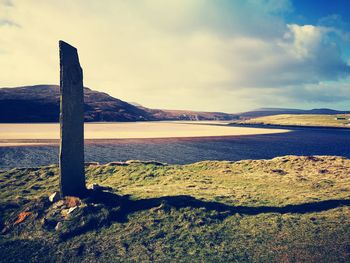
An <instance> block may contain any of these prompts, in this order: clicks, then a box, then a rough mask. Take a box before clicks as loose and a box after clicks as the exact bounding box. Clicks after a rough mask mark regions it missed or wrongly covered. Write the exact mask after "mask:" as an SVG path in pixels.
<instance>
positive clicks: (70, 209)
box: [67, 206, 78, 215]
mask: <svg viewBox="0 0 350 263" xmlns="http://www.w3.org/2000/svg"><path fill="white" fill-rule="evenodd" d="M77 208H78V207H77V206H74V207H71V208H69V209H68V211H67V215H69V214H71V213H73V211H74V210H75V209H77Z"/></svg>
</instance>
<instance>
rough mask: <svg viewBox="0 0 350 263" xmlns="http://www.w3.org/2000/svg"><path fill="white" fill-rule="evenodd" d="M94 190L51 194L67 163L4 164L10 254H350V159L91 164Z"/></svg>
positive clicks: (3, 243) (95, 257)
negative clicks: (66, 195) (21, 166)
mask: <svg viewBox="0 0 350 263" xmlns="http://www.w3.org/2000/svg"><path fill="white" fill-rule="evenodd" d="M86 174H87V181H88V183H89V184H91V183H97V184H99V185H100V186H101V187H102V189H103V191H101V190H100V191H99V190H95V191H91V193H90V194H89V196H88V197H87V198H84V199H77V198H73V197H69V198H66V199H64V200H59V201H56V202H54V203H51V202H49V200H48V195H49V194H51V193H52V192H54V191H56V190H57V189H58V168H57V166H55V165H52V166H48V167H41V168H27V169H12V170H9V171H4V172H0V188H1V191H0V208H1V209H0V218H1V223H0V231H1V233H2V234H1V236H0V251H1V258H0V261H1V262H21V261H25V262H67V261H69V262H141V261H142V262H349V260H350V252H349V247H350V201H349V198H350V194H349V193H350V177H349V174H350V160H349V159H346V158H341V157H332V156H316V157H296V156H285V157H278V158H275V159H271V160H246V161H239V162H216V161H203V162H199V163H194V164H189V165H165V164H160V163H157V162H146V163H145V162H138V161H130V162H126V163H110V164H107V165H98V164H89V165H88V166H87V167H86Z"/></svg>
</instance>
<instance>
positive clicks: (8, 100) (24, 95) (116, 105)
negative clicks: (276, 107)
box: [0, 85, 237, 123]
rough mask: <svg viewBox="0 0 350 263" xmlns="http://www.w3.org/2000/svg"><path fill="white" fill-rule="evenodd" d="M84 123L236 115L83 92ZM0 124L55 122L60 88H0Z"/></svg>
mask: <svg viewBox="0 0 350 263" xmlns="http://www.w3.org/2000/svg"><path fill="white" fill-rule="evenodd" d="M84 101H85V121H157V120H232V119H235V118H237V116H236V115H233V114H227V113H218V112H216V113H211V112H196V111H172V110H160V109H149V108H145V107H142V106H134V105H132V104H130V103H127V102H125V101H122V100H119V99H116V98H114V97H112V96H110V95H108V94H106V93H102V92H98V91H94V90H91V89H89V88H85V89H84ZM0 112H1V115H0V122H2V123H4V122H5V123H7V122H10V123H13V122H58V120H59V86H57V85H35V86H24V87H17V88H1V89H0Z"/></svg>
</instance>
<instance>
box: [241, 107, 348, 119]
mask: <svg viewBox="0 0 350 263" xmlns="http://www.w3.org/2000/svg"><path fill="white" fill-rule="evenodd" d="M349 113H350V111H338V110H332V109H326V108H322V109H311V110H300V109H288V108H260V109H256V110H252V111H247V112H242V113H239V114H238V115H239V116H240V118H241V119H251V118H257V117H263V116H272V115H280V114H349Z"/></svg>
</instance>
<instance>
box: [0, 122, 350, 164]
mask: <svg viewBox="0 0 350 263" xmlns="http://www.w3.org/2000/svg"><path fill="white" fill-rule="evenodd" d="M85 151H86V156H85V160H86V161H96V162H100V163H108V162H111V161H125V160H130V159H138V160H157V161H160V162H167V163H171V164H186V163H193V162H197V161H202V160H229V161H237V160H243V159H268V158H273V157H276V156H282V155H338V156H345V157H348V158H350V130H346V129H343V130H342V129H325V128H293V130H292V131H291V132H289V133H278V134H263V135H245V136H232V137H221V138H192V139H185V138H183V139H143V140H134V141H128V140H126V141H117V142H114V143H104V144H88V145H86V147H85ZM53 163H58V147H57V146H21V147H2V148H0V169H9V168H13V167H34V166H41V165H49V164H53Z"/></svg>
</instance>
